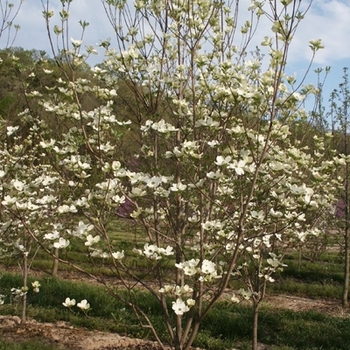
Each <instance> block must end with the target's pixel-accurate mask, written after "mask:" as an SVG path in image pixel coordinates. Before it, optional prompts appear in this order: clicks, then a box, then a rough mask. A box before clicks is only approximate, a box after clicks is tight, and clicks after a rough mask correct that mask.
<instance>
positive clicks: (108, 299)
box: [0, 231, 350, 350]
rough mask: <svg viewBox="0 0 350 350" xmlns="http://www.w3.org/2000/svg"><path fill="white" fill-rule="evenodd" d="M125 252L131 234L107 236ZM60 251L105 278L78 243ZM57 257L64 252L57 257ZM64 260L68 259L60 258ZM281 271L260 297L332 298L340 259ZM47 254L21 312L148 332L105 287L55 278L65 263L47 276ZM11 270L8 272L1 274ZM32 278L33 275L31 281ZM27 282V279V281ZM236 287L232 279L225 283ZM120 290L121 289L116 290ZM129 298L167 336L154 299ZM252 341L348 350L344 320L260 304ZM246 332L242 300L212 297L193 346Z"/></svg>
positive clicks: (10, 264) (0, 280) (38, 349)
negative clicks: (85, 307) (84, 305)
mask: <svg viewBox="0 0 350 350" xmlns="http://www.w3.org/2000/svg"><path fill="white" fill-rule="evenodd" d="M112 239H113V240H117V241H118V244H119V245H121V246H123V247H124V249H128V248H130V247H131V246H134V245H135V244H139V245H140V244H141V243H140V242H141V240H140V239H139V237H138V236H137V232H135V233H132V234H128V235H127V234H125V231H122V232H118V231H115V232H114V235H113V237H112ZM64 254H67V255H69V259H70V260H72V261H73V262H77V263H79V264H80V265H81V264H83V266H84V267H85V268H86V269H88V270H89V271H90V272H93V273H94V274H100V275H101V274H103V275H105V276H111V275H112V271H111V269H110V268H109V266H108V264H107V263H106V262H104V261H101V262H100V264H98V265H94V266H92V265H91V264H89V262H88V261H87V259H86V252H85V250H84V247H82V246H79V245H74V244H73V249H71V250H70V251H68V252H65V253H64ZM63 257H65V256H64V255H63ZM67 258H68V256H67ZM15 263H16V261H15V259H10V258H9V259H7V260H6V261H3V263H2V265H1V271H2V272H1V273H0V294H4V295H6V297H5V300H4V301H5V303H4V305H0V314H2V315H5V314H7V315H19V313H20V310H19V305H18V304H17V303H16V302H14V300H13V299H12V298H11V296H10V293H9V290H10V289H11V288H12V287H18V286H21V284H22V282H21V276H20V275H18V274H15V273H13V268H14V266H15ZM285 263H286V264H287V265H288V268H285V269H284V271H283V272H280V273H279V274H278V275H277V276H276V282H275V283H272V284H269V287H268V294H269V293H270V294H282V295H284V294H287V295H294V296H299V297H305V298H312V299H318V298H321V299H338V300H339V305H340V296H341V291H342V274H343V271H342V270H343V265H342V259H341V257H340V255H339V254H338V253H337V252H334V251H333V252H326V253H324V254H323V255H321V257H320V258H319V260H318V261H314V262H311V261H309V260H301V261H298V255H297V253H291V254H289V255H287V256H286V259H285ZM51 265H52V259H51V258H50V257H49V256H48V255H47V254H46V253H44V252H42V251H39V252H38V254H37V255H36V257H35V260H34V261H33V264H32V269H33V271H36V272H40V276H42V277H40V278H39V281H40V284H41V288H40V293H38V294H35V293H28V303H29V307H28V316H29V317H31V318H34V319H36V320H38V321H41V322H55V321H57V320H62V321H68V322H70V323H71V324H72V325H74V326H78V327H86V328H88V329H91V330H93V329H95V330H102V331H108V332H116V333H120V334H128V335H130V336H132V337H137V338H152V335H151V332H150V331H149V330H148V329H145V328H143V327H141V326H139V325H138V321H137V318H136V317H135V315H134V313H133V312H132V310H131V309H130V308H128V307H126V306H125V305H124V304H123V303H122V302H121V301H119V300H118V299H117V298H115V297H114V296H112V295H111V294H110V293H108V292H107V291H106V290H105V288H103V287H102V286H98V285H95V284H92V283H81V282H74V281H69V280H63V279H60V274H63V273H65V276H67V274H68V275H69V273H70V272H72V268H70V267H69V266H65V265H62V264H61V265H60V268H59V276H58V278H53V277H50V271H51ZM8 271H11V272H8ZM35 279H38V278H35ZM33 280H34V279H33V278H32V279H31V280H30V281H29V283H30V282H32V281H33ZM231 287H232V288H234V289H235V288H239V287H240V285H239V284H234V283H233V284H232V286H231ZM118 293H123V291H118ZM68 296H69V297H74V298H75V299H76V300H77V301H79V300H82V299H87V300H88V301H89V303H90V305H91V309H90V310H89V311H88V315H85V314H84V313H83V312H81V311H80V310H79V309H77V308H75V309H74V310H72V311H73V312H70V311H69V310H67V309H66V308H65V307H64V306H63V305H62V302H63V301H64V300H65V298H66V297H68ZM133 297H134V298H135V300H137V303H138V305H139V306H140V307H141V308H142V310H143V311H145V312H146V313H147V315H148V316H149V317H150V319H151V320H152V322H153V324H154V325H155V327H156V328H157V329H158V331H159V332H160V334H161V337H162V339H163V340H165V341H166V340H167V337H168V336H167V332H166V329H165V325H164V322H163V319H162V314H161V308H160V306H159V305H158V302H157V301H156V299H155V298H154V297H152V296H151V295H150V294H147V293H146V292H145V291H142V290H138V291H136V292H135V293H134V295H133ZM259 320H260V321H259V341H260V342H262V343H264V344H267V345H270V348H271V349H272V350H296V349H300V350H316V349H323V350H336V349H337V350H348V349H349V345H348V344H349V343H348V340H349V339H350V317H337V316H332V315H330V314H326V313H322V312H317V311H315V310H307V311H305V310H304V311H292V310H286V309H282V308H276V307H274V306H273V305H272V306H271V305H263V306H262V308H261V311H260V316H259ZM251 333H252V308H251V306H250V305H249V304H247V303H245V304H242V305H241V304H232V303H227V302H224V301H222V302H219V303H218V304H217V305H216V306H215V307H214V308H213V310H212V311H211V312H210V314H209V315H208V317H207V318H206V319H205V320H204V322H203V324H202V327H201V331H200V333H199V335H198V337H197V339H196V341H195V343H194V346H197V347H201V348H204V349H208V350H224V349H230V348H232V347H234V346H236V347H238V346H239V348H240V349H242V350H244V349H249V348H250V339H251ZM2 349H4V350H5V349H6V350H17V349H18V350H23V349H27V350H34V349H35V350H47V349H51V350H55V349H53V348H52V347H47V345H45V344H38V343H37V342H33V341H30V342H28V343H24V344H17V343H6V342H4V341H1V340H0V350H2Z"/></svg>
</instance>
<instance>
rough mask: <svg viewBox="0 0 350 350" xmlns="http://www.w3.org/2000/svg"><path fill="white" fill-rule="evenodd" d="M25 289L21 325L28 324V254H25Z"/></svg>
mask: <svg viewBox="0 0 350 350" xmlns="http://www.w3.org/2000/svg"><path fill="white" fill-rule="evenodd" d="M22 274H23V276H22V277H23V287H22V292H23V293H24V295H23V296H22V315H21V323H25V322H26V318H27V290H28V287H27V283H28V257H27V254H26V253H23V272H22Z"/></svg>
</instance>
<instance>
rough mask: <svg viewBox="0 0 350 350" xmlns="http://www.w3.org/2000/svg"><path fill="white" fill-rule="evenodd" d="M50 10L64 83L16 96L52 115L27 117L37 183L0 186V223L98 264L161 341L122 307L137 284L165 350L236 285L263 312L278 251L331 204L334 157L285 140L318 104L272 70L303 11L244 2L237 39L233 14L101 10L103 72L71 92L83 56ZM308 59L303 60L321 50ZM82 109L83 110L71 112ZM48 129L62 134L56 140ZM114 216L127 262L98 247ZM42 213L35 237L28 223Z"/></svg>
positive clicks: (188, 6) (199, 5)
mask: <svg viewBox="0 0 350 350" xmlns="http://www.w3.org/2000/svg"><path fill="white" fill-rule="evenodd" d="M62 3H63V4H64V5H67V6H65V7H64V8H63V9H62V11H61V12H60V17H61V23H62V25H61V26H55V27H54V28H53V31H54V33H55V34H56V35H58V37H60V36H61V35H62V33H64V35H62V38H64V40H63V46H62V48H61V51H60V54H59V55H57V56H56V60H57V62H58V64H59V66H60V67H61V70H62V76H61V78H59V79H58V80H57V86H56V88H54V89H52V93H51V94H50V95H49V96H43V95H41V94H39V93H37V92H36V91H29V90H28V92H27V93H28V96H29V97H31V98H36V99H38V100H39V102H40V104H41V106H42V107H43V110H44V111H45V113H46V114H47V115H50V116H52V118H51V119H48V118H46V119H41V118H40V116H32V115H31V112H30V111H29V110H28V111H26V112H25V115H26V117H27V118H33V124H34V125H35V128H37V129H36V130H38V132H37V137H38V140H36V143H35V145H36V146H35V147H37V149H38V150H40V151H38V152H36V156H37V159H36V162H32V166H33V168H34V169H42V171H43V172H45V176H44V174H41V175H40V174H36V175H35V176H33V175H31V172H28V171H26V174H28V175H27V176H26V177H24V175H23V172H22V169H18V172H19V174H22V175H18V180H19V181H21V184H22V185H21V186H17V187H16V184H14V183H12V182H11V181H7V183H10V184H11V186H10V185H7V187H6V191H7V190H10V189H11V191H12V193H13V194H12V195H9V196H8V197H6V198H5V199H4V200H3V201H2V206H3V208H4V209H3V210H4V212H6V213H11V214H16V215H15V217H16V219H17V220H18V222H19V223H20V224H21V225H23V226H24V228H25V229H26V230H27V232H29V233H30V236H31V237H32V238H33V239H34V240H36V241H37V242H39V243H40V244H42V245H43V246H44V247H45V246H48V244H51V245H53V247H55V248H57V249H64V248H66V247H67V246H69V244H70V241H71V240H72V239H81V240H82V241H83V242H84V245H85V246H86V248H87V251H88V254H89V256H90V258H91V259H109V260H110V262H111V265H112V267H113V270H114V271H115V274H116V276H117V277H118V278H119V279H120V281H121V282H122V285H123V287H122V288H123V290H124V291H125V290H126V291H129V292H130V293H129V294H125V293H123V294H122V293H118V290H115V289H114V291H115V293H116V296H117V297H119V298H123V300H124V301H125V302H126V303H127V304H129V305H130V306H132V308H133V309H134V311H135V312H136V313H137V314H138V315H139V316H140V321H141V322H142V323H143V324H144V325H145V326H147V327H150V328H151V329H152V331H153V333H154V335H155V337H156V339H157V340H158V342H159V343H160V344H162V339H160V337H159V335H158V333H157V329H155V328H154V327H153V325H152V322H151V320H150V319H149V317H148V316H147V312H146V310H143V309H142V307H141V306H139V305H137V303H135V301H134V298H133V294H132V291H133V290H134V289H135V288H137V287H139V286H142V287H143V289H144V290H145V291H148V292H149V293H150V295H152V296H153V297H154V298H156V299H157V300H158V302H159V303H160V305H161V307H162V310H163V315H164V321H165V325H166V327H167V330H168V333H169V336H170V339H171V344H172V345H173V347H174V348H175V349H177V350H180V349H181V350H182V349H189V347H190V346H191V344H192V343H193V341H194V339H195V337H196V335H197V333H198V331H199V327H200V324H201V321H202V320H203V318H204V317H205V316H206V315H207V314H208V312H209V311H210V309H211V308H212V306H213V305H214V304H215V302H217V301H218V299H219V298H220V297H221V296H222V295H223V293H224V292H226V291H227V288H228V287H231V288H234V285H231V284H230V282H231V281H232V280H233V279H234V277H238V278H243V277H244V278H245V281H246V282H247V288H248V289H245V290H241V291H240V293H239V294H240V295H241V296H242V297H244V298H249V297H252V298H253V300H254V303H256V304H259V303H260V301H261V300H262V298H263V296H264V291H265V286H266V282H268V281H272V280H273V278H272V274H273V273H274V272H275V271H276V270H277V269H278V268H279V267H281V266H282V264H283V263H282V257H283V249H285V248H287V247H288V246H290V245H292V244H293V242H295V241H297V240H298V238H299V236H300V235H301V234H302V232H307V231H310V230H312V228H313V220H314V218H316V217H317V216H318V215H319V213H320V211H321V210H322V209H323V208H325V207H327V205H329V203H332V202H333V195H332V189H333V188H334V186H335V183H334V182H332V180H331V175H332V173H333V171H334V168H335V167H336V165H337V163H341V160H338V159H335V160H334V161H332V162H331V161H324V159H323V146H322V142H321V141H320V140H317V139H315V140H314V143H315V145H314V147H315V148H314V150H313V152H311V151H310V149H308V148H306V147H301V146H300V144H298V142H297V141H292V139H291V137H290V131H289V125H291V124H293V123H296V122H297V121H298V120H300V119H303V118H306V117H307V114H306V112H305V111H304V110H303V109H302V108H301V105H302V103H303V101H304V100H305V99H306V98H307V97H308V96H309V95H310V94H312V93H313V92H314V91H315V90H314V88H313V87H310V86H307V87H304V88H303V89H301V90H300V91H299V92H297V91H296V88H295V87H294V85H295V84H296V82H295V77H291V76H287V75H286V73H285V69H286V62H287V54H288V49H289V46H290V43H291V41H292V38H293V35H294V33H295V31H296V29H297V27H298V23H299V22H300V20H302V19H303V17H304V15H305V12H306V11H307V8H305V9H304V8H302V4H301V2H300V1H294V0H288V1H281V2H277V1H270V2H268V3H266V4H265V2H264V1H261V2H257V1H253V2H252V5H251V7H250V8H249V10H248V12H249V15H250V16H251V21H247V22H244V23H243V24H242V26H240V24H239V23H240V19H239V17H238V5H239V2H238V1H232V2H231V1H228V2H227V1H206V0H205V1H203V0H198V1H197V0H195V1H191V2H187V1H182V0H177V1H163V0H146V1H135V2H134V3H130V2H126V1H119V0H106V1H104V2H103V5H104V6H105V10H106V13H107V15H108V18H109V20H110V22H111V24H112V25H113V27H114V30H115V33H116V48H114V47H113V46H114V45H113V44H112V41H111V42H102V43H101V46H102V47H104V48H105V49H106V52H105V57H106V58H105V60H104V62H103V64H101V65H99V66H96V67H94V68H93V69H92V72H93V75H94V77H93V78H92V79H81V78H79V76H78V75H77V72H78V70H79V69H80V67H81V66H82V65H83V64H84V60H85V58H86V55H89V54H92V53H94V50H93V48H91V47H87V48H86V54H85V53H83V51H84V50H83V48H82V41H81V40H76V39H72V40H71V42H70V43H67V41H66V40H65V39H66V38H67V37H69V36H68V34H67V33H66V30H67V28H68V26H67V21H68V18H69V8H70V6H71V3H72V1H62ZM48 5H49V4H47V7H45V11H44V17H45V19H46V21H47V26H48V29H49V30H50V28H51V27H50V21H51V18H52V17H53V16H54V13H53V12H52V11H50V9H49V6H48ZM262 18H264V19H267V20H269V21H270V22H271V27H272V30H271V37H264V38H261V40H262V43H261V48H262V50H265V51H263V52H262V53H264V54H265V53H266V55H267V57H266V58H263V57H262V56H261V55H260V54H259V53H256V54H251V55H249V54H248V47H249V43H250V42H251V41H252V40H253V38H254V33H255V32H256V28H257V27H256V26H258V25H259V21H260V20H261V19H262ZM82 26H83V29H84V27H85V26H86V23H82ZM50 33H51V32H50ZM50 35H51V34H50ZM236 36H240V37H241V38H242V39H241V40H240V41H239V42H237V38H236ZM310 48H311V54H312V55H313V54H315V52H316V51H317V50H318V49H320V48H322V44H321V42H320V41H319V40H315V41H312V42H310ZM63 62H64V63H66V65H63ZM47 73H48V74H50V72H47ZM126 91H127V92H128V93H127V94H126ZM91 96H94V101H95V105H94V106H91V105H90V106H89V108H86V107H84V106H85V105H84V101H85V100H86V99H87V98H90V97H91ZM126 96H129V98H126ZM52 120H53V121H54V122H56V123H60V125H64V129H65V131H64V132H63V133H62V134H61V135H59V137H53V134H52V132H51V129H52V128H51V127H50V124H49V122H50V121H52ZM39 130H40V131H39ZM2 171H3V175H4V176H6V174H7V169H3V170H2ZM12 178H14V177H12ZM35 179H36V180H35ZM38 179H40V181H39V180H38ZM35 181H36V182H35ZM34 185H37V187H36V189H32V187H30V186H34ZM27 188H28V189H30V191H29V190H24V189H27ZM22 194H23V199H22V197H20V196H22ZM13 198H16V200H12V199H13ZM18 198H21V200H20V201H19V200H18ZM22 201H23V205H22V207H24V209H22V207H21V206H19V203H22ZM32 204H35V208H32V207H31V205H32ZM123 208H124V209H123ZM126 208H127V210H126ZM121 209H123V211H124V212H125V211H126V212H127V213H126V214H127V216H128V217H129V218H131V219H132V220H134V222H135V223H136V224H137V225H139V227H141V228H142V229H143V232H144V234H143V238H142V239H143V241H142V242H141V244H140V245H138V246H137V247H135V249H133V250H132V251H124V250H123V249H122V248H121V247H119V246H118V242H115V241H113V240H112V239H111V238H110V228H109V227H110V226H109V225H110V223H111V222H115V219H116V217H117V216H118V213H119V214H120V212H121ZM20 210H21V211H20ZM19 211H20V212H19ZM43 211H45V218H46V219H47V222H45V224H41V223H39V222H37V221H35V220H33V219H30V215H34V214H35V215H36V217H41V216H42V215H43ZM28 215H29V217H28ZM37 224H40V232H39V229H38V225H37ZM278 250H280V251H281V252H282V253H281V255H279V254H278ZM135 258H136V262H137V263H136V266H135ZM77 268H79V267H77ZM252 269H253V270H254V276H256V278H257V280H256V281H257V282H256V283H255V282H254V283H253V280H252V279H251V278H250V277H249V276H251V271H252ZM96 278H97V279H99V280H100V281H101V282H103V283H104V281H103V278H101V277H98V276H97V277H96ZM106 285H107V284H106ZM237 294H238V293H236V294H234V295H233V296H232V300H233V301H238V300H239V296H238V295H237ZM68 301H69V300H68ZM254 346H256V344H255V342H253V347H254Z"/></svg>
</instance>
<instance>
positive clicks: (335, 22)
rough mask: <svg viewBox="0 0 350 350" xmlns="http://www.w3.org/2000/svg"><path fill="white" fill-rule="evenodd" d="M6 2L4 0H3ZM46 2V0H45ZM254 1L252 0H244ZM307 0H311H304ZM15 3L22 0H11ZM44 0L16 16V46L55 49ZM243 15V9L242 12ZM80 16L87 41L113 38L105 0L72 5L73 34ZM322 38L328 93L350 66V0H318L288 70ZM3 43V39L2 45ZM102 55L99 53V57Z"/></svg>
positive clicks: (297, 68) (297, 69) (33, 0)
mask: <svg viewBox="0 0 350 350" xmlns="http://www.w3.org/2000/svg"><path fill="white" fill-rule="evenodd" d="M1 1H2V2H3V0H1ZM44 1H45V2H46V0H44ZM241 1H242V2H243V4H244V3H246V4H247V3H250V1H249V0H241ZM302 1H305V3H307V0H302ZM11 2H13V3H14V4H16V3H18V2H19V0H11ZM50 6H51V8H52V9H53V10H54V11H55V14H56V16H57V15H58V10H59V9H60V6H61V2H60V0H50ZM41 12H42V5H41V1H40V0H24V3H23V5H22V8H21V11H20V13H19V15H18V17H17V19H16V20H15V23H18V24H20V26H21V30H20V31H19V33H18V37H17V40H16V42H15V45H16V46H21V47H23V48H25V49H32V48H35V49H40V50H45V51H47V52H48V53H49V54H50V53H51V50H50V47H49V41H48V37H47V34H46V28H45V22H44V19H43V17H42V13H41ZM241 15H243V13H241ZM79 20H86V21H87V22H89V23H90V26H89V27H88V28H87V29H86V35H85V43H86V44H93V45H96V44H97V43H99V42H100V40H101V39H106V38H113V30H112V28H111V26H110V23H109V22H108V20H107V17H106V14H105V13H104V9H103V6H102V4H101V0H74V1H73V3H72V5H71V28H70V33H71V35H70V36H72V37H74V38H78V37H79V33H80V31H79V26H78V24H77V23H78V21H79ZM270 26H271V25H270V24H269V23H267V22H266V23H261V27H260V29H259V35H262V36H264V35H268V34H269V29H270ZM318 38H320V39H322V42H323V44H324V45H325V49H323V50H321V51H318V52H317V55H316V58H315V62H314V65H313V69H316V68H318V67H325V66H331V73H330V74H329V77H328V79H327V83H326V89H325V91H326V93H327V94H329V93H330V92H331V91H332V90H333V88H336V87H337V85H338V84H339V83H340V82H341V77H342V74H343V67H350V0H314V1H313V4H312V6H311V9H310V10H309V12H308V14H307V15H306V17H305V19H304V20H303V21H302V22H301V24H300V27H299V29H298V31H297V33H296V35H295V38H294V40H293V44H292V46H291V50H290V56H289V62H288V63H289V65H288V72H289V73H296V74H297V77H301V76H302V75H303V72H304V71H305V69H306V67H307V65H308V62H309V60H310V57H311V50H310V49H309V46H308V42H309V40H313V39H318ZM2 44H3V43H1V42H0V45H2ZM99 59H102V57H96V58H95V61H91V63H92V64H93V63H95V62H97V60H99ZM307 81H308V82H315V74H314V73H313V71H311V73H310V75H309V76H308V79H307Z"/></svg>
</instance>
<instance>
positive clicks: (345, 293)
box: [342, 223, 350, 308]
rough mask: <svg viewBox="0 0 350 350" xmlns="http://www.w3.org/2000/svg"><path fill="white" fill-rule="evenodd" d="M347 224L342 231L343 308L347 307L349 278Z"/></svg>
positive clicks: (349, 256) (349, 260) (349, 249)
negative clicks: (343, 231)
mask: <svg viewBox="0 0 350 350" xmlns="http://www.w3.org/2000/svg"><path fill="white" fill-rule="evenodd" d="M348 226H349V225H348V224H347V223H346V225H345V233H344V285H343V296H342V305H343V308H348V307H349V300H348V296H349V278H350V247H349V227H348Z"/></svg>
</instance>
